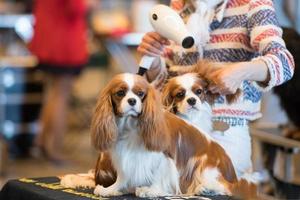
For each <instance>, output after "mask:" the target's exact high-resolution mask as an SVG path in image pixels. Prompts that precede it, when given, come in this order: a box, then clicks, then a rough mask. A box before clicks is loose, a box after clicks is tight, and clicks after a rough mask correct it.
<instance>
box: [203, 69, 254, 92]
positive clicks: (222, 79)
mask: <svg viewBox="0 0 300 200" xmlns="http://www.w3.org/2000/svg"><path fill="white" fill-rule="evenodd" d="M247 73H248V72H247V69H246V68H245V67H244V66H243V64H241V63H229V64H223V67H221V68H219V67H218V68H216V70H214V71H212V72H210V74H208V75H207V78H208V80H209V81H210V85H209V88H208V89H209V90H210V91H211V92H212V93H218V94H221V95H229V94H234V93H236V92H237V90H238V88H239V87H240V86H241V84H242V82H243V81H244V80H247Z"/></svg>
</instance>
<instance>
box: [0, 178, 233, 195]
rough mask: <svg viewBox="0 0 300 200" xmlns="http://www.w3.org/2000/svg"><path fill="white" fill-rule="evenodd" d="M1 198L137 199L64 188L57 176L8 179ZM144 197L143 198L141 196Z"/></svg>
mask: <svg viewBox="0 0 300 200" xmlns="http://www.w3.org/2000/svg"><path fill="white" fill-rule="evenodd" d="M0 199H1V200H2V199H3V200H4V199H5V200H28V199H30V200H89V199H104V200H105V199H114V200H121V199H124V200H125V199H126V200H136V199H139V198H137V197H135V196H133V195H124V196H119V197H112V198H104V197H98V196H95V195H94V194H93V190H92V189H70V188H64V187H62V186H61V185H60V184H59V179H58V178H57V177H45V178H22V179H18V180H11V181H8V182H7V183H6V184H5V185H4V186H3V188H2V190H1V192H0ZM143 199H145V198H143ZM152 199H155V200H158V199H163V200H172V199H174V200H175V199H176V200H180V199H191V200H192V199H200V200H201V199H203V200H210V199H211V200H231V199H234V198H232V197H228V196H213V197H200V196H191V197H178V196H176V197H160V198H152Z"/></svg>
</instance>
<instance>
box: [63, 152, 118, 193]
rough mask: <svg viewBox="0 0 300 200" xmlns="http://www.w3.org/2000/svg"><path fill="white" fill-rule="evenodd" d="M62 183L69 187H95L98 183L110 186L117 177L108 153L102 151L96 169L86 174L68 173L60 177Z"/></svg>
mask: <svg viewBox="0 0 300 200" xmlns="http://www.w3.org/2000/svg"><path fill="white" fill-rule="evenodd" d="M59 178H60V179H61V180H60V184H61V185H62V186H64V187H67V188H94V187H96V185H102V186H103V187H108V186H110V185H112V184H113V183H114V182H115V181H116V179H117V173H116V171H115V169H114V168H113V166H112V162H111V158H110V156H109V154H108V153H100V154H99V157H98V160H97V164H96V168H95V170H90V171H89V172H88V173H86V174H67V175H64V176H61V177H59Z"/></svg>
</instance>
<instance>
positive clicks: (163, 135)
mask: <svg viewBox="0 0 300 200" xmlns="http://www.w3.org/2000/svg"><path fill="white" fill-rule="evenodd" d="M139 127H140V131H141V133H142V138H143V141H144V144H145V146H146V148H147V149H149V150H151V151H164V150H166V149H167V148H168V146H169V142H170V138H169V137H170V136H169V133H168V128H167V125H166V120H165V114H164V110H163V106H162V104H161V102H160V98H159V95H158V93H157V91H156V90H155V89H154V88H153V87H152V86H149V88H148V92H147V95H146V97H145V99H144V102H143V109H142V114H141V116H140V120H139Z"/></svg>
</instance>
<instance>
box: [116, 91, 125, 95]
mask: <svg viewBox="0 0 300 200" xmlns="http://www.w3.org/2000/svg"><path fill="white" fill-rule="evenodd" d="M116 95H117V96H118V97H124V96H125V91H124V90H119V91H118V92H117V93H116Z"/></svg>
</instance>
